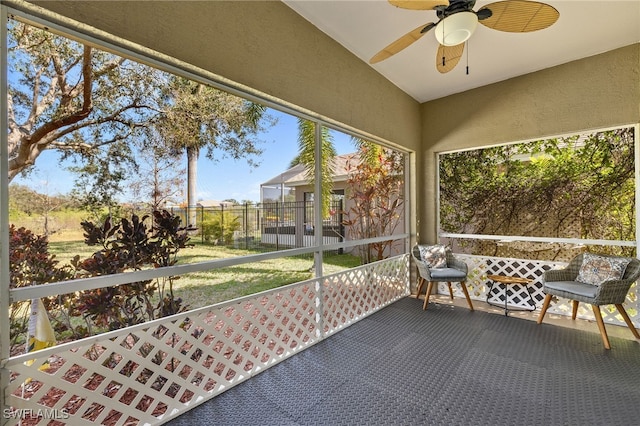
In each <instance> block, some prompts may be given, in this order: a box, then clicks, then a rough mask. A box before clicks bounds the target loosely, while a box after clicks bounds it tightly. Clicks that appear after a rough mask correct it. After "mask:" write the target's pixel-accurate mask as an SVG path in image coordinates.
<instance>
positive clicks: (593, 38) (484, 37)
mask: <svg viewBox="0 0 640 426" xmlns="http://www.w3.org/2000/svg"><path fill="white" fill-rule="evenodd" d="M456 1H458V0H456ZM544 1H545V3H547V4H549V5H551V6H553V7H554V8H555V9H556V10H557V11H558V12H559V13H560V17H559V19H558V21H557V22H556V23H555V24H553V25H552V26H551V27H549V28H546V29H543V30H540V31H535V32H527V33H509V32H503V31H497V30H494V29H491V28H487V27H485V26H483V25H478V28H477V29H476V31H475V33H474V34H473V35H472V36H471V38H470V39H469V41H468V42H467V46H466V49H465V53H464V54H463V56H462V58H461V60H460V63H459V64H458V66H457V67H456V68H454V69H453V70H452V71H450V72H448V73H445V74H441V73H440V72H438V71H437V70H436V66H435V63H436V52H437V48H438V45H439V44H438V42H437V41H436V39H435V36H434V34H433V30H432V31H430V33H426V34H425V35H424V36H422V37H421V38H419V39H418V40H417V41H415V42H414V43H412V44H411V45H410V46H408V47H407V48H405V49H404V50H402V51H400V52H399V53H397V54H395V55H394V56H392V57H390V58H388V59H386V60H384V61H382V62H379V63H376V64H373V65H371V66H372V67H373V68H374V69H375V70H376V71H378V72H379V73H380V74H382V75H383V76H384V77H386V78H387V79H388V80H390V81H391V82H392V83H394V84H395V85H396V86H398V87H399V88H400V89H402V90H403V91H405V92H406V93H408V94H409V95H410V96H412V97H413V98H414V99H416V100H417V101H419V102H426V101H429V100H432V99H437V98H441V97H444V96H447V95H450V94H453V93H459V92H463V91H466V90H469V89H472V88H476V87H480V86H484V85H487V84H491V83H495V82H498V81H502V80H506V79H509V78H512V77H516V76H518V75H523V74H527V73H531V72H534V71H537V70H541V69H545V68H549V67H553V66H555V65H559V64H563V63H567V62H570V61H573V60H576V59H580V58H584V57H588V56H593V55H597V54H599V53H602V52H606V51H609V50H613V49H616V48H619V47H622V46H627V45H630V44H634V43H638V42H640V0H623V1H608V0H606V1H589V0H587V1H582V0H562V1H558V0H544ZM284 2H285V3H286V4H287V5H288V6H289V7H291V8H292V9H293V10H294V11H296V12H297V13H298V14H300V15H301V16H303V17H304V18H305V19H307V20H308V21H309V22H311V23H312V24H313V25H314V26H316V27H317V28H319V29H320V30H321V31H323V32H324V33H326V34H327V35H329V36H330V37H331V38H333V39H334V40H336V41H337V42H338V43H340V44H341V45H343V46H344V47H345V48H346V49H348V50H349V51H351V52H352V53H353V54H354V55H356V56H357V57H359V58H360V59H362V61H364V62H367V63H369V60H370V59H371V57H372V56H374V55H375V54H376V53H377V52H379V51H380V50H381V49H383V48H384V47H385V46H387V45H389V44H390V43H391V42H393V41H395V40H397V39H398V38H400V37H402V36H403V35H405V34H407V33H408V32H410V31H412V30H414V29H416V28H417V27H419V26H421V25H426V24H428V23H430V22H433V23H436V22H438V17H437V16H436V12H435V11H434V10H407V9H402V8H397V7H395V6H393V5H391V4H389V3H388V2H387V1H385V0H371V1H368V0H354V1H350V0H314V1H309V0H301V1H300V0H284ZM490 3H493V2H492V1H477V2H476V4H475V6H474V7H473V10H475V11H477V10H478V9H480V8H481V7H482V6H484V5H487V4H490ZM467 67H468V70H469V73H468V74H467Z"/></svg>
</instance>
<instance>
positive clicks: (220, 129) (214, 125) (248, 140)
mask: <svg viewBox="0 0 640 426" xmlns="http://www.w3.org/2000/svg"><path fill="white" fill-rule="evenodd" d="M165 96H166V98H167V103H168V104H169V107H168V108H167V109H166V110H165V111H164V112H163V114H162V117H161V118H160V119H159V120H158V126H159V129H160V132H161V134H162V136H163V138H164V139H165V141H166V142H167V143H168V144H169V146H171V147H173V148H174V149H175V150H176V151H177V152H179V151H181V150H185V151H186V154H187V208H188V210H189V217H188V220H187V225H188V226H189V227H194V226H195V225H196V213H197V212H196V210H195V208H194V207H195V205H196V176H197V162H198V158H199V157H200V153H201V151H202V150H205V153H206V156H207V158H209V159H211V160H217V159H219V157H225V156H229V157H231V158H233V159H236V160H237V159H240V158H246V159H247V162H248V163H249V164H251V165H253V164H254V162H253V158H252V157H253V156H257V155H259V154H261V152H262V151H261V150H260V149H259V148H258V144H259V142H260V140H259V139H258V138H257V135H258V133H259V132H260V131H261V130H263V128H264V127H263V126H264V124H265V123H269V124H273V123H274V121H273V120H272V119H271V118H270V117H269V116H268V115H267V114H266V107H265V106H263V105H260V104H256V103H253V102H250V101H248V100H246V99H243V98H239V97H237V96H234V95H232V94H230V93H227V92H223V91H221V90H218V89H216V88H213V87H210V86H207V85H204V84H201V83H198V82H196V81H193V80H187V79H185V78H182V77H175V76H174V77H173V78H171V79H170V81H169V85H168V90H167V92H166V94H165Z"/></svg>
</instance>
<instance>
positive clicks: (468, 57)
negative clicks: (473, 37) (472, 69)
mask: <svg viewBox="0 0 640 426" xmlns="http://www.w3.org/2000/svg"><path fill="white" fill-rule="evenodd" d="M467 75H469V42H468V41H467Z"/></svg>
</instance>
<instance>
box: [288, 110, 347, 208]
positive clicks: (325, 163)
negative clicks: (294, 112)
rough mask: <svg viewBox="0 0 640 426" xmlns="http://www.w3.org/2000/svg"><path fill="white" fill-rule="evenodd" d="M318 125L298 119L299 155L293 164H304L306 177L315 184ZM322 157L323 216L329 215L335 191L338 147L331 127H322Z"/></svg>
mask: <svg viewBox="0 0 640 426" xmlns="http://www.w3.org/2000/svg"><path fill="white" fill-rule="evenodd" d="M316 125H319V124H315V123H314V122H312V121H309V120H305V119H302V118H300V119H298V149H299V153H298V156H297V157H296V158H295V159H293V161H292V162H291V166H292V167H293V166H294V165H296V164H302V165H304V167H305V169H306V177H307V179H309V183H310V184H311V185H312V186H313V185H315V167H316V166H315V165H316V148H315V146H316V142H315V141H316V130H315V129H316ZM321 139H322V140H321V142H320V143H321V148H320V149H321V151H320V153H321V157H320V162H321V164H320V173H321V174H320V180H321V190H322V217H328V216H329V209H330V206H331V193H332V191H333V175H334V168H333V160H334V158H335V157H336V149H335V147H334V145H333V137H332V136H331V133H330V132H329V129H328V128H326V127H324V126H323V127H322V129H321Z"/></svg>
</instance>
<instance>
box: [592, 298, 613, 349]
mask: <svg viewBox="0 0 640 426" xmlns="http://www.w3.org/2000/svg"><path fill="white" fill-rule="evenodd" d="M591 307H592V308H593V315H594V316H595V317H596V322H597V323H598V328H599V329H600V336H602V343H604V348H605V349H611V344H610V343H609V336H607V330H606V329H605V328H604V321H603V320H602V314H601V313H600V306H596V305H591Z"/></svg>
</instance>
